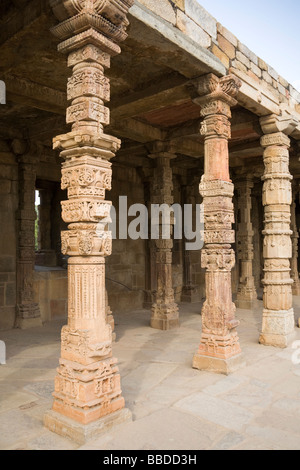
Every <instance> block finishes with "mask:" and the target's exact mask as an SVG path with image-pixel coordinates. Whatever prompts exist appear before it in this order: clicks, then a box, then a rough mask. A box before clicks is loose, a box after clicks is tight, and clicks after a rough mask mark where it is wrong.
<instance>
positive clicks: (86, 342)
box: [59, 326, 113, 381]
mask: <svg viewBox="0 0 300 470" xmlns="http://www.w3.org/2000/svg"><path fill="white" fill-rule="evenodd" d="M92 341H93V338H92V337H91V333H90V332H89V331H86V330H75V329H72V328H70V327H68V326H64V327H63V328H62V332H61V345H62V349H63V350H64V351H68V352H69V353H71V352H73V353H75V354H78V355H79V356H81V357H83V358H92V357H98V358H101V357H102V358H103V357H107V356H109V355H110V354H111V342H110V341H104V342H102V343H93V342H92ZM112 365H113V363H112ZM78 368H79V369H80V364H78V365H76V369H73V368H71V367H65V364H63V363H61V366H60V369H59V373H60V374H61V375H62V376H64V377H69V378H72V379H75V380H79V381H80V379H81V380H82V377H83V373H82V372H84V371H86V367H85V368H84V370H82V372H81V371H80V370H78ZM108 372H109V373H111V369H108ZM94 374H96V375H95V376H94V378H97V374H98V370H97V371H95V373H94ZM102 375H104V370H103V371H102Z"/></svg>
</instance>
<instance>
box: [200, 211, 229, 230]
mask: <svg viewBox="0 0 300 470" xmlns="http://www.w3.org/2000/svg"><path fill="white" fill-rule="evenodd" d="M204 223H205V226H206V225H207V224H211V223H216V224H234V212H233V211H232V212H231V211H230V212H227V213H226V212H223V211H222V212H209V213H208V211H207V210H206V209H205V213H204Z"/></svg>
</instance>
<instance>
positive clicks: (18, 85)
mask: <svg viewBox="0 0 300 470" xmlns="http://www.w3.org/2000/svg"><path fill="white" fill-rule="evenodd" d="M4 81H5V84H6V92H7V102H9V101H12V102H14V103H19V104H22V105H26V106H32V107H33V108H38V109H41V110H43V111H49V112H51V113H57V114H62V115H63V114H64V113H65V110H66V107H67V95H66V93H64V92H62V91H59V90H55V89H53V88H49V87H47V86H44V85H40V84H39V83H35V82H32V81H30V80H25V79H22V78H18V77H15V76H14V75H8V74H6V75H5V76H4Z"/></svg>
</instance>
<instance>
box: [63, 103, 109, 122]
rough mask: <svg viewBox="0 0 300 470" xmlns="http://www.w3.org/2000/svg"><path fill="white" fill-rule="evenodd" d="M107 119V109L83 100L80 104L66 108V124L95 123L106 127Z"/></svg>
mask: <svg viewBox="0 0 300 470" xmlns="http://www.w3.org/2000/svg"><path fill="white" fill-rule="evenodd" d="M109 117H110V114H109V109H108V108H106V107H105V106H103V105H101V104H99V103H95V102H93V101H92V100H89V99H85V100H83V101H82V102H81V103H77V104H74V105H73V106H69V107H68V108H67V118H66V122H67V124H72V123H74V122H77V121H96V122H100V123H101V124H104V125H108V124H109Z"/></svg>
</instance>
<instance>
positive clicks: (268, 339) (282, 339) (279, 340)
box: [259, 326, 300, 349]
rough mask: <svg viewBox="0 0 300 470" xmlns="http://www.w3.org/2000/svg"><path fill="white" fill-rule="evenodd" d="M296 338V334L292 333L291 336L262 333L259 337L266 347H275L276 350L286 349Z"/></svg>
mask: <svg viewBox="0 0 300 470" xmlns="http://www.w3.org/2000/svg"><path fill="white" fill-rule="evenodd" d="M299 327H300V326H299ZM295 338H296V332H294V333H290V334H289V335H275V334H270V333H262V334H261V335H260V337H259V342H260V344H263V345H264V346H274V348H281V349H285V348H287V347H288V346H289V345H290V344H291V343H292V342H293V341H294V340H295Z"/></svg>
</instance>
